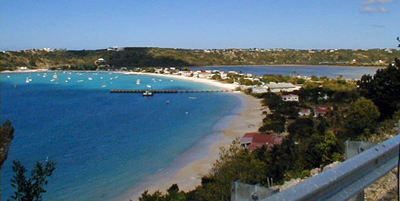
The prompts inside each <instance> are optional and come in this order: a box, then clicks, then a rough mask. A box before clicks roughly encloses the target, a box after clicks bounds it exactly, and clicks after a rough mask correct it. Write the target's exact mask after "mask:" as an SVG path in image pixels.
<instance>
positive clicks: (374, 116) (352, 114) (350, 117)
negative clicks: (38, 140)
mask: <svg viewBox="0 0 400 201" xmlns="http://www.w3.org/2000/svg"><path fill="white" fill-rule="evenodd" d="M379 115H380V113H379V110H378V108H377V107H376V106H375V104H374V103H373V102H372V101H371V100H368V99H366V98H360V99H358V100H357V101H356V102H353V103H352V104H350V106H349V109H348V110H347V111H346V112H345V117H344V122H343V123H344V128H345V129H346V130H347V136H348V137H350V138H351V139H356V138H357V137H360V136H364V137H368V135H369V133H371V132H373V131H374V130H375V128H376V125H377V120H378V118H379Z"/></svg>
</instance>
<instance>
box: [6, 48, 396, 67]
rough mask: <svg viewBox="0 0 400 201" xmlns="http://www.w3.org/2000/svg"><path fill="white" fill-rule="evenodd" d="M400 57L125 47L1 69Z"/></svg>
mask: <svg viewBox="0 0 400 201" xmlns="http://www.w3.org/2000/svg"><path fill="white" fill-rule="evenodd" d="M395 57H400V51H399V50H395V49H390V50H389V49H386V50H385V49H369V50H345V49H340V50H293V49H210V50H192V49H172V48H139V47H137V48H136V47H135V48H131V47H128V48H124V49H122V50H118V51H117V50H113V49H109V50H107V49H100V50H79V51H77V50H54V51H44V50H21V51H5V52H1V53H0V58H1V60H0V68H1V69H2V70H4V69H13V68H15V67H18V66H27V67H30V68H43V67H61V66H72V67H93V66H94V61H95V60H96V59H98V58H104V59H105V60H106V61H107V63H108V64H109V65H111V66H114V67H159V66H160V67H161V66H217V65H284V64H286V65H287V64H289V65H291V64H292V65H350V66H387V64H388V63H390V62H392V61H394V58H395Z"/></svg>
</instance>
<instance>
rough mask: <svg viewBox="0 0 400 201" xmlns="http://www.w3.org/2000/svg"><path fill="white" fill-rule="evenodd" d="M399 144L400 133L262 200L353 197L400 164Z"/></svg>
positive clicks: (340, 198)
mask: <svg viewBox="0 0 400 201" xmlns="http://www.w3.org/2000/svg"><path fill="white" fill-rule="evenodd" d="M399 127H400V123H399ZM399 132H400V128H399ZM399 134H400V133H399ZM399 145H400V135H397V136H396V137H393V138H391V139H389V140H387V141H385V142H383V143H381V144H378V145H376V146H374V147H372V148H370V149H368V150H366V151H364V152H362V153H360V154H359V155H357V156H354V157H352V158H350V159H348V160H346V161H344V162H343V163H342V164H340V165H338V166H336V167H333V168H331V169H329V170H327V171H324V172H322V173H320V174H319V175H317V176H315V177H312V178H310V179H307V180H306V181H303V182H301V183H299V184H297V185H296V186H294V187H292V188H289V189H286V190H284V191H282V192H279V193H277V194H274V195H272V196H270V197H267V198H265V199H262V200H263V201H273V200H274V201H275V200H279V201H281V200H285V201H288V200H347V199H349V198H352V197H353V196H354V195H356V194H357V193H359V192H361V191H362V190H363V189H364V188H366V187H368V186H369V185H370V184H372V183H373V182H374V181H376V180H378V179H379V178H381V177H383V176H385V175H386V174H387V173H389V172H390V171H391V170H392V169H393V168H395V167H397V166H398V164H399Z"/></svg>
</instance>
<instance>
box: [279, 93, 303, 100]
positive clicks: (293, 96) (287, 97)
mask: <svg viewBox="0 0 400 201" xmlns="http://www.w3.org/2000/svg"><path fill="white" fill-rule="evenodd" d="M282 100H283V101H296V102H299V96H298V95H296V94H289V95H282Z"/></svg>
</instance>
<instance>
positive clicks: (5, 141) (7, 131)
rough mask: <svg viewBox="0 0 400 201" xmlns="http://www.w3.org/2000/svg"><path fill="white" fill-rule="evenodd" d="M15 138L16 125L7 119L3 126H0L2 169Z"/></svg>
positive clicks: (0, 162) (0, 163)
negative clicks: (13, 125)
mask: <svg viewBox="0 0 400 201" xmlns="http://www.w3.org/2000/svg"><path fill="white" fill-rule="evenodd" d="M13 139H14V127H12V125H11V122H10V121H9V120H6V122H5V123H4V125H3V126H0V169H1V168H2V167H3V163H4V162H5V161H6V159H7V156H8V150H9V149H10V145H11V141H12V140H13Z"/></svg>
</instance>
